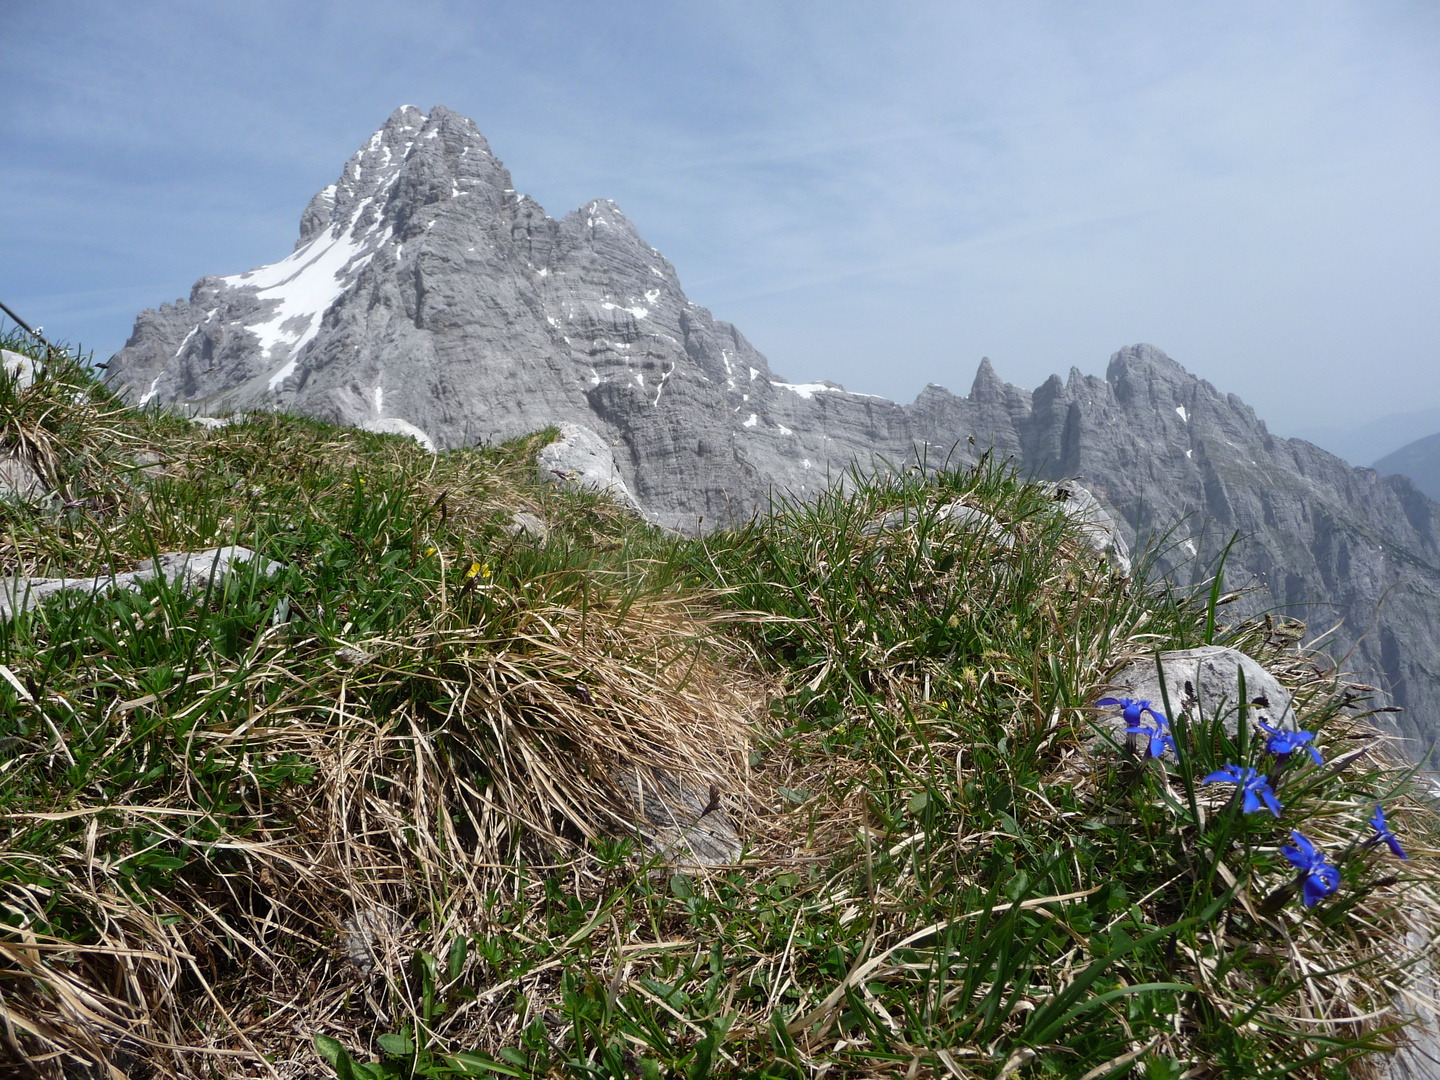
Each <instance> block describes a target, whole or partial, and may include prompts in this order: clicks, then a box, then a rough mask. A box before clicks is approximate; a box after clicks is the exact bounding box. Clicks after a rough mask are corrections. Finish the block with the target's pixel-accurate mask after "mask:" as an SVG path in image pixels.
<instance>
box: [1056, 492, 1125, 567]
mask: <svg viewBox="0 0 1440 1080" xmlns="http://www.w3.org/2000/svg"><path fill="white" fill-rule="evenodd" d="M1050 494H1051V496H1052V497H1053V498H1054V500H1055V501H1056V502H1057V503H1059V504H1060V509H1061V510H1063V511H1064V512H1065V515H1066V516H1067V517H1069V518H1070V519H1071V520H1072V521H1074V522H1076V523H1077V524H1078V525H1079V526H1080V535H1081V537H1082V538H1083V539H1084V541H1085V543H1086V544H1087V545H1089V547H1090V549H1091V550H1092V551H1094V552H1095V553H1096V554H1098V555H1103V556H1105V559H1106V561H1107V562H1109V563H1110V565H1111V566H1113V567H1114V568H1115V569H1116V570H1118V571H1119V572H1120V573H1121V574H1124V575H1125V576H1127V577H1128V576H1129V574H1130V547H1129V545H1128V544H1126V543H1125V535H1124V534H1123V533H1122V532H1121V531H1120V523H1119V522H1118V521H1116V520H1115V516H1114V515H1113V514H1111V513H1110V511H1109V510H1107V509H1105V506H1104V504H1103V503H1101V502H1100V500H1099V499H1097V498H1095V496H1094V495H1092V494H1091V493H1090V492H1089V491H1088V490H1086V489H1085V488H1083V487H1081V486H1080V484H1078V483H1076V482H1075V481H1074V480H1061V481H1060V482H1059V483H1057V484H1052V485H1051V487H1050Z"/></svg>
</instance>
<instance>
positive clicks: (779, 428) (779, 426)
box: [775, 424, 795, 435]
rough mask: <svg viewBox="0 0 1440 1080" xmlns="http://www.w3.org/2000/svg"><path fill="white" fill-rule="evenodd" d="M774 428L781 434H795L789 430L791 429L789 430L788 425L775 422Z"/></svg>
mask: <svg viewBox="0 0 1440 1080" xmlns="http://www.w3.org/2000/svg"><path fill="white" fill-rule="evenodd" d="M775 430H776V431H778V432H780V434H781V435H794V434H795V433H794V432H793V431H791V430H790V429H789V428H788V427H786V426H785V425H784V424H776V425H775Z"/></svg>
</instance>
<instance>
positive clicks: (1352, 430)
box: [1295, 407, 1440, 468]
mask: <svg viewBox="0 0 1440 1080" xmlns="http://www.w3.org/2000/svg"><path fill="white" fill-rule="evenodd" d="M1437 431H1440V407H1437V408H1431V409H1415V410H1411V411H1409V412H1401V413H1391V414H1389V415H1387V416H1381V417H1377V418H1376V419H1374V420H1367V421H1365V422H1364V423H1361V424H1354V425H1352V424H1346V423H1343V422H1342V423H1338V424H1330V425H1327V426H1325V427H1323V428H1320V427H1315V428H1304V429H1302V430H1298V431H1296V432H1295V437H1296V438H1300V439H1305V440H1307V441H1309V442H1313V443H1314V444H1315V445H1316V446H1322V447H1324V448H1325V449H1326V450H1329V451H1330V452H1331V453H1332V454H1334V455H1335V456H1336V457H1339V458H1344V459H1345V460H1346V461H1349V462H1352V463H1354V464H1356V465H1369V466H1370V467H1371V468H1375V467H1376V466H1377V464H1378V462H1379V460H1380V459H1381V458H1383V457H1386V456H1388V455H1390V454H1393V453H1395V452H1396V451H1397V450H1399V449H1400V448H1401V447H1402V446H1406V445H1408V444H1409V443H1412V442H1414V441H1415V440H1417V439H1422V438H1424V437H1425V436H1427V435H1430V434H1432V433H1433V432H1437Z"/></svg>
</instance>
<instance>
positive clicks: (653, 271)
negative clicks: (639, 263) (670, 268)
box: [650, 266, 665, 278]
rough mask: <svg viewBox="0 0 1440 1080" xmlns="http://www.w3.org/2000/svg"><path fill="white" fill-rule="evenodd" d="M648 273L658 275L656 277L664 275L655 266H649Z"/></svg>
mask: <svg viewBox="0 0 1440 1080" xmlns="http://www.w3.org/2000/svg"><path fill="white" fill-rule="evenodd" d="M650 273H652V274H654V275H655V276H656V277H658V278H663V277H664V276H665V275H664V274H662V273H661V272H660V271H659V270H658V269H657V268H656V267H653V266H652V267H650Z"/></svg>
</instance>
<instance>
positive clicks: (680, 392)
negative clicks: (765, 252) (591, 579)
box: [110, 106, 1440, 746]
mask: <svg viewBox="0 0 1440 1080" xmlns="http://www.w3.org/2000/svg"><path fill="white" fill-rule="evenodd" d="M110 371H111V375H112V378H113V379H114V380H115V381H116V382H117V383H118V384H119V385H121V386H123V387H125V388H126V389H127V390H128V391H129V392H130V393H131V394H132V395H133V397H134V399H135V400H137V401H142V402H148V401H157V402H161V403H164V404H167V405H175V406H177V407H183V408H186V409H188V410H190V411H192V412H195V413H199V414H210V415H220V414H224V413H228V412H231V411H234V410H241V409H254V408H264V409H285V410H291V411H297V412H302V413H308V414H311V415H315V416H318V417H321V418H324V419H328V420H333V421H338V422H342V423H349V424H356V425H360V426H364V427H367V428H372V429H375V430H386V431H396V432H401V433H409V434H412V435H415V436H416V437H417V438H419V439H421V441H423V442H425V443H426V444H427V445H431V446H432V447H437V448H441V449H443V448H452V447H458V446H463V445H471V444H475V443H478V442H483V441H486V440H500V439H506V438H510V437H512V436H515V435H520V434H523V433H525V432H529V431H533V430H535V429H537V428H540V427H544V426H546V425H549V424H559V423H566V422H569V423H574V424H578V425H581V426H583V427H586V428H589V429H592V430H593V431H595V432H597V433H599V435H600V436H601V437H602V438H603V439H604V440H606V441H608V442H609V444H610V446H611V447H612V449H613V450H614V453H615V457H616V465H617V466H618V469H619V472H620V474H621V475H622V476H623V478H624V481H625V483H626V485H627V487H628V489H629V491H630V493H631V494H632V495H633V497H634V498H635V499H636V500H637V501H638V503H639V505H640V506H641V507H642V508H643V510H644V512H645V513H646V515H647V516H648V517H650V518H651V519H652V520H655V521H657V522H658V523H661V524H664V525H667V526H671V527H677V528H684V529H694V528H697V527H698V528H708V527H710V526H712V525H716V524H725V523H727V522H729V521H732V520H743V519H745V518H748V517H749V516H750V515H751V514H753V513H756V512H761V511H763V510H764V509H766V508H767V507H768V505H769V500H770V499H771V497H772V496H773V495H790V496H796V497H801V498H803V497H806V496H807V495H810V494H813V493H814V492H816V491H817V490H819V489H820V488H822V487H823V486H825V485H826V484H828V483H831V482H837V481H839V482H843V477H844V472H845V470H846V469H847V468H848V467H849V466H850V465H851V464H852V463H858V464H859V465H860V466H861V467H862V468H865V469H870V468H875V467H881V468H884V467H890V466H893V467H903V466H906V465H908V464H910V463H913V462H915V461H917V460H922V461H924V462H925V463H927V464H929V465H936V464H940V463H943V462H944V461H946V460H951V461H959V460H972V459H973V458H974V457H975V456H976V454H977V453H978V452H979V451H982V450H984V449H986V448H992V447H993V449H994V451H995V452H996V453H998V454H1000V455H1003V456H1005V457H1008V458H1010V459H1012V460H1013V461H1014V462H1015V463H1016V465H1017V466H1018V467H1019V468H1021V469H1023V470H1025V471H1028V472H1031V473H1034V474H1037V475H1039V476H1044V477H1049V478H1059V477H1074V476H1079V477H1081V478H1083V480H1084V481H1085V482H1086V483H1087V484H1088V485H1090V486H1091V487H1092V488H1094V489H1095V490H1096V491H1097V492H1098V493H1099V494H1100V495H1101V496H1102V497H1103V498H1105V499H1106V500H1108V501H1109V503H1110V504H1111V505H1112V506H1114V507H1115V508H1116V509H1117V510H1118V511H1119V512H1120V514H1121V516H1122V517H1123V518H1124V520H1125V522H1126V523H1127V525H1128V528H1129V530H1130V532H1131V536H1130V537H1128V539H1132V540H1138V541H1139V543H1140V545H1142V546H1143V545H1144V544H1145V543H1146V542H1147V540H1151V539H1153V540H1155V541H1156V542H1157V543H1161V544H1162V545H1163V551H1164V556H1163V559H1162V565H1163V566H1164V567H1165V568H1166V569H1169V570H1171V571H1172V572H1175V573H1178V574H1180V575H1182V576H1183V575H1185V574H1187V573H1195V574H1201V575H1203V573H1204V572H1205V570H1204V568H1205V566H1206V565H1207V562H1208V560H1209V559H1211V558H1213V556H1214V554H1215V553H1216V552H1217V551H1218V550H1219V548H1220V547H1221V546H1223V544H1224V542H1225V541H1226V540H1227V539H1228V538H1229V536H1230V535H1231V534H1232V533H1235V532H1238V533H1239V534H1240V535H1241V537H1242V539H1241V541H1240V543H1239V544H1238V545H1237V547H1236V549H1235V551H1234V552H1233V553H1232V556H1231V558H1230V562H1229V563H1228V571H1227V576H1228V578H1229V580H1230V582H1231V583H1232V584H1243V583H1247V582H1251V583H1253V584H1255V585H1256V586H1257V587H1256V589H1255V590H1254V591H1252V592H1251V593H1249V594H1248V595H1247V598H1246V600H1245V601H1243V602H1242V603H1243V604H1244V605H1245V606H1248V608H1249V609H1250V610H1261V609H1277V610H1280V611H1283V612H1286V613H1290V614H1294V615H1297V616H1299V617H1302V618H1305V619H1306V620H1307V621H1308V622H1309V623H1310V624H1311V625H1312V627H1314V628H1316V629H1317V630H1318V629H1320V628H1325V627H1328V626H1329V625H1330V624H1331V623H1335V622H1339V623H1340V626H1339V628H1338V629H1337V631H1336V632H1335V634H1334V635H1333V638H1332V642H1333V644H1332V648H1333V649H1334V650H1335V651H1336V653H1337V655H1339V656H1344V655H1345V654H1346V652H1347V651H1349V650H1350V649H1352V647H1353V649H1354V655H1353V656H1352V657H1351V659H1350V661H1349V666H1350V667H1351V668H1352V669H1355V670H1360V671H1365V672H1371V673H1374V677H1375V678H1377V679H1379V680H1381V681H1382V682H1383V683H1384V685H1385V686H1386V688H1387V689H1388V690H1389V691H1390V692H1391V693H1392V695H1393V696H1394V698H1395V700H1396V701H1397V702H1398V703H1399V704H1401V705H1403V706H1404V707H1405V708H1406V710H1407V711H1406V712H1405V713H1403V714H1401V715H1400V718H1399V721H1398V724H1399V728H1400V730H1401V731H1403V732H1404V733H1406V734H1407V735H1410V736H1412V737H1414V738H1416V739H1417V740H1421V741H1423V742H1424V743H1425V744H1426V745H1427V746H1428V743H1429V741H1430V739H1431V738H1433V737H1435V736H1436V735H1440V668H1437V661H1436V659H1435V658H1436V657H1440V647H1437V646H1440V548H1437V538H1436V520H1437V515H1440V507H1437V506H1436V504H1435V503H1433V502H1431V501H1430V500H1429V499H1428V498H1426V497H1425V496H1424V495H1423V494H1422V493H1421V492H1420V491H1419V490H1417V489H1416V488H1415V486H1414V485H1413V484H1411V483H1410V482H1409V481H1408V480H1406V479H1405V478H1403V477H1383V478H1382V477H1381V476H1380V475H1379V474H1378V473H1375V472H1373V471H1370V470H1366V469H1353V468H1351V467H1350V466H1348V465H1347V464H1346V463H1345V462H1343V461H1341V460H1340V459H1339V458H1336V457H1334V456H1333V455H1331V454H1328V453H1326V452H1325V451H1323V450H1321V449H1319V448H1318V447H1315V446H1312V445H1311V444H1309V443H1306V442H1303V441H1300V440H1286V439H1278V438H1275V437H1272V436H1271V435H1270V434H1269V432H1268V431H1267V430H1266V427H1265V425H1264V424H1263V423H1262V422H1261V421H1260V420H1259V419H1258V418H1257V417H1256V416H1255V414H1254V412H1253V410H1251V409H1250V408H1249V407H1248V406H1246V405H1245V404H1244V403H1243V402H1242V401H1240V400H1239V399H1238V398H1236V397H1235V396H1234V395H1225V394H1221V393H1220V392H1219V391H1217V390H1216V389H1215V388H1214V387H1212V386H1210V385H1209V384H1208V383H1206V382H1203V381H1201V380H1199V379H1197V378H1195V377H1194V376H1192V375H1190V374H1189V373H1188V372H1186V371H1185V369H1184V368H1182V367H1181V366H1180V365H1179V364H1177V363H1175V362H1174V361H1172V360H1171V359H1169V358H1168V357H1167V356H1165V354H1164V353H1162V352H1160V351H1159V350H1158V349H1155V348H1152V347H1150V346H1147V345H1137V346H1134V347H1131V348H1127V349H1123V350H1121V351H1120V352H1118V353H1116V354H1115V356H1114V357H1112V358H1111V361H1110V365H1109V368H1108V369H1107V371H1106V375H1105V377H1104V378H1103V379H1102V378H1098V377H1095V376H1087V375H1083V374H1081V373H1080V372H1079V371H1078V370H1072V371H1071V373H1070V376H1069V379H1068V380H1061V379H1060V378H1059V377H1058V376H1057V377H1052V378H1051V379H1050V380H1049V381H1047V382H1046V383H1044V384H1043V385H1042V386H1040V387H1039V388H1037V389H1036V390H1034V391H1026V390H1022V389H1020V388H1018V387H1015V386H1011V385H1008V384H1007V383H1005V382H1003V381H1002V380H1001V379H1000V378H999V376H998V375H997V374H996V373H995V371H994V369H993V368H992V367H991V366H990V364H989V362H988V361H985V362H982V364H981V366H980V370H979V373H978V374H977V375H976V377H975V380H974V383H973V385H972V386H971V389H970V393H969V394H968V396H964V397H961V396H958V395H956V394H952V393H951V392H949V391H947V390H945V389H943V388H941V387H938V386H930V387H927V388H926V389H925V390H924V391H923V392H922V393H921V394H920V396H919V397H918V398H917V399H916V400H915V401H914V402H913V403H912V404H910V405H904V406H902V405H900V404H897V403H895V402H891V401H887V400H885V399H883V398H878V397H871V396H868V395H863V394H853V393H848V392H846V391H845V390H844V389H843V388H841V387H839V386H837V385H835V384H833V383H828V382H813V383H803V384H797V383H792V382H789V381H787V380H785V379H783V378H781V377H779V376H777V375H776V374H775V373H773V372H772V371H771V370H770V367H769V364H768V363H767V362H766V360H765V358H764V357H763V356H762V355H761V354H760V353H758V352H757V351H756V350H755V349H754V348H753V347H752V346H751V345H750V343H749V342H748V341H746V340H745V338H744V336H743V335H742V334H741V333H740V332H739V331H738V330H736V329H735V327H733V326H731V325H730V324H729V323H726V322H722V321H720V320H717V319H715V318H714V317H712V316H711V314H710V313H709V312H708V311H706V310H705V309H704V308H702V307H699V306H697V305H695V304H694V303H692V302H691V301H690V300H689V299H688V298H687V297H686V296H685V293H684V292H683V290H682V289H681V287H680V281H679V278H678V276H677V275H676V272H675V269H674V267H673V266H671V264H670V263H669V262H668V261H667V260H666V259H665V258H664V256H662V255H661V254H660V253H659V252H658V251H656V250H655V249H654V248H652V247H651V246H650V245H649V244H647V243H646V242H645V240H644V239H643V238H642V237H641V236H640V234H639V233H638V232H637V230H636V229H635V227H634V225H633V224H631V222H630V221H629V220H628V219H627V218H626V217H625V216H624V214H622V213H621V212H620V209H619V207H617V206H616V205H615V204H614V203H612V202H608V201H604V200H600V201H596V202H592V203H589V204H587V205H585V206H583V207H581V208H580V209H579V210H577V211H573V212H571V213H569V214H567V215H565V216H564V217H563V218H561V219H560V220H558V221H557V220H555V219H553V218H551V217H549V216H548V215H547V214H546V213H545V212H544V210H543V209H542V208H541V207H540V206H538V205H537V204H536V203H535V202H534V201H533V200H532V199H529V198H528V197H526V196H525V195H523V194H520V193H518V192H516V191H515V189H514V185H513V183H512V181H511V178H510V174H509V172H508V171H507V170H506V169H505V167H504V166H503V165H502V164H501V163H500V162H499V160H498V159H496V157H495V156H494V154H493V153H492V152H491V150H490V147H489V145H488V144H487V143H486V141H485V139H484V137H483V136H482V135H481V134H480V133H479V131H477V130H476V128H475V125H474V124H473V123H472V122H471V121H470V120H468V119H466V118H465V117H463V116H460V115H458V114H456V113H453V112H450V111H449V110H447V109H445V108H444V107H443V106H436V107H435V108H434V109H432V110H431V111H430V113H429V114H428V115H427V114H424V113H421V112H420V111H419V110H418V109H415V108H413V107H409V106H407V107H405V108H402V109H399V110H397V111H396V112H395V113H394V114H393V115H392V116H391V117H390V119H389V120H388V121H387V122H386V124H385V126H384V127H383V128H381V129H380V130H379V131H378V132H376V133H375V134H374V135H373V136H372V137H371V138H370V140H369V141H368V142H367V143H366V144H365V145H364V146H363V147H362V148H361V149H360V150H359V151H358V152H357V153H356V154H355V155H354V157H352V158H351V159H350V161H349V162H348V163H347V164H346V166H345V169H344V171H343V172H342V173H341V175H340V178H339V179H338V180H337V181H336V183H334V184H332V185H330V186H329V187H327V188H325V189H323V190H322V191H320V192H319V193H318V194H317V195H316V196H315V197H314V198H313V199H312V200H311V202H310V205H309V206H308V207H306V209H305V212H304V214H303V216H302V217H301V222H300V236H299V239H298V241H297V243H296V246H295V250H294V251H293V252H292V253H291V254H290V255H289V256H288V257H286V258H284V259H282V260H280V261H279V262H276V263H273V264H271V265H268V266H262V267H259V268H257V269H254V270H250V271H247V272H245V273H241V274H234V275H231V276H228V277H206V278H202V279H201V280H200V281H199V282H197V283H196V285H195V287H194V289H193V290H192V292H191V295H190V298H189V300H188V301H179V302H177V303H175V304H173V305H170V304H166V305H162V306H161V307H160V308H159V309H158V310H152V311H145V312H142V313H141V314H140V316H139V317H138V319H137V320H136V324H135V331H134V333H133V335H132V336H131V338H130V340H129V342H128V343H127V344H126V345H125V347H124V348H123V349H122V350H121V351H120V352H119V353H117V354H116V356H115V357H114V358H113V359H112V360H111V363H110ZM971 439H973V440H974V441H973V443H972V442H971ZM1382 598H1383V601H1384V602H1383V604H1382V603H1381V601H1382Z"/></svg>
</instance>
